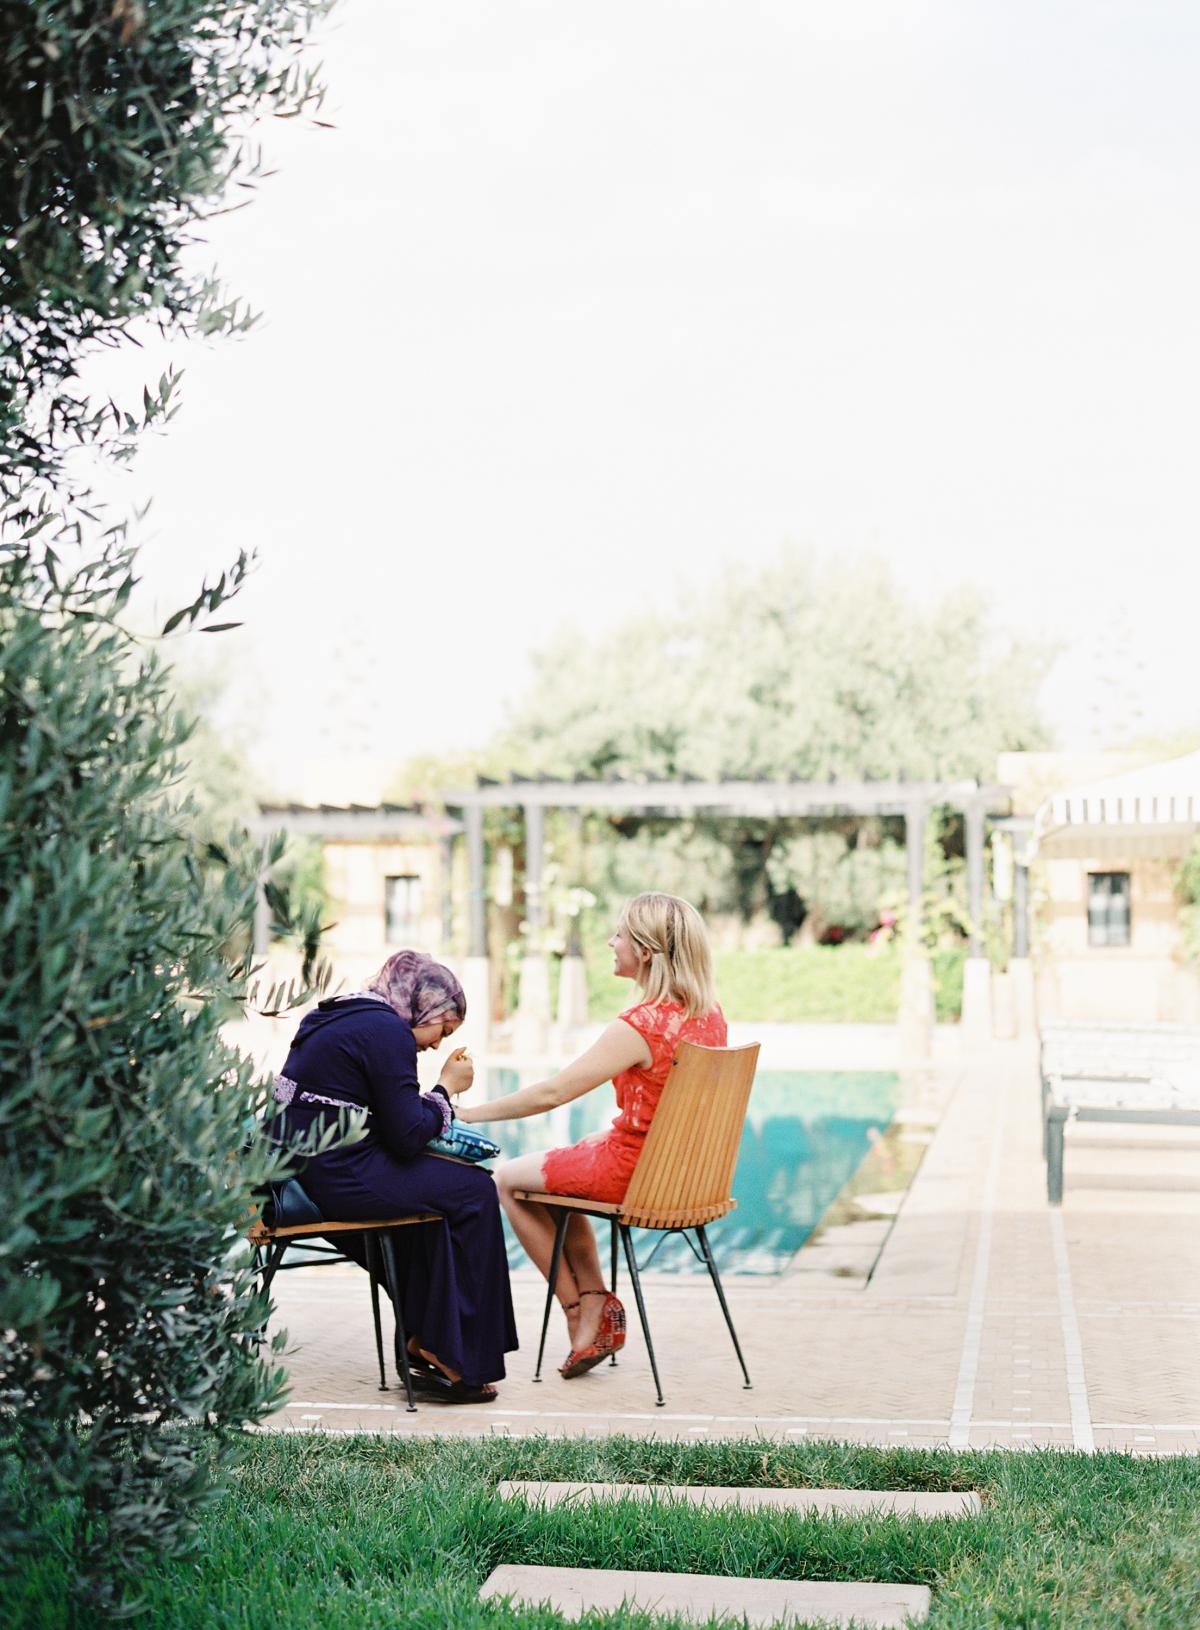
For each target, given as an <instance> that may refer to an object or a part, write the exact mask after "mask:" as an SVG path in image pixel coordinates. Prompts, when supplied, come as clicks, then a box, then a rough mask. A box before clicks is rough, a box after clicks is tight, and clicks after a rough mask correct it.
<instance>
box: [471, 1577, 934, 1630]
mask: <svg viewBox="0 0 1200 1630" xmlns="http://www.w3.org/2000/svg"><path fill="white" fill-rule="evenodd" d="M479 1597H480V1600H481V1601H489V1600H495V1599H497V1598H500V1599H505V1598H507V1599H508V1600H509V1601H511V1602H512V1603H514V1604H517V1603H519V1604H521V1605H522V1606H531V1607H532V1606H538V1605H543V1604H544V1605H546V1606H549V1607H551V1608H553V1609H554V1611H555V1612H557V1613H561V1614H562V1615H563V1617H564V1618H568V1619H578V1618H581V1617H582V1616H583V1614H584V1613H586V1612H589V1611H591V1610H597V1611H600V1612H608V1613H611V1612H615V1611H617V1610H618V1609H619V1608H622V1607H624V1608H628V1609H631V1610H635V1611H637V1612H641V1613H658V1614H662V1615H664V1616H665V1615H667V1614H670V1615H672V1616H674V1617H677V1618H681V1619H687V1620H690V1621H693V1622H697V1623H704V1622H705V1621H706V1620H708V1619H714V1618H718V1619H732V1620H736V1621H737V1622H739V1623H743V1624H748V1625H773V1624H779V1623H781V1622H783V1623H786V1622H793V1623H795V1622H800V1623H808V1622H811V1621H812V1620H814V1619H817V1620H820V1621H821V1622H822V1623H824V1624H836V1625H862V1626H868V1625H869V1626H871V1627H872V1630H874V1627H878V1630H901V1627H902V1626H904V1625H906V1624H908V1623H909V1622H910V1621H911V1620H913V1619H923V1618H925V1617H926V1615H927V1614H928V1612H929V1601H930V1597H929V1591H928V1589H927V1587H926V1586H924V1585H891V1584H889V1585H876V1584H860V1583H858V1582H856V1581H853V1580H848V1581H845V1582H837V1583H827V1582H825V1581H823V1580H812V1579H796V1580H792V1579H729V1578H723V1577H721V1576H720V1575H717V1574H707V1573H629V1572H625V1571H623V1570H621V1569H616V1568H538V1567H521V1566H519V1565H516V1564H511V1563H510V1564H506V1565H505V1566H504V1567H500V1568H496V1569H495V1570H494V1571H493V1572H492V1573H491V1574H490V1575H489V1576H488V1578H487V1579H486V1580H485V1581H484V1584H483V1587H482V1589H481V1590H480V1592H479Z"/></svg>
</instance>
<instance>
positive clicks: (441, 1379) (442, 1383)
mask: <svg viewBox="0 0 1200 1630" xmlns="http://www.w3.org/2000/svg"><path fill="white" fill-rule="evenodd" d="M412 1380H413V1390H414V1392H416V1391H419V1392H421V1393H422V1394H423V1395H424V1396H425V1397H426V1398H430V1399H433V1398H436V1399H437V1400H438V1402H439V1403H443V1404H494V1403H495V1402H496V1399H497V1398H498V1397H499V1396H500V1394H499V1393H498V1392H497V1391H496V1389H495V1387H493V1386H492V1385H491V1383H490V1382H484V1384H483V1385H482V1386H479V1387H473V1386H470V1385H469V1384H468V1383H467V1382H466V1381H451V1380H450V1378H449V1376H446V1375H441V1374H438V1373H437V1372H434V1373H433V1374H421V1375H419V1374H417V1373H416V1372H415V1371H414V1373H413V1378H412Z"/></svg>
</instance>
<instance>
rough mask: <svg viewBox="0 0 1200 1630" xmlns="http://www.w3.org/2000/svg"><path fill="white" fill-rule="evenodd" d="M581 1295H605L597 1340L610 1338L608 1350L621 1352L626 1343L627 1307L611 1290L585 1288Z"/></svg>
mask: <svg viewBox="0 0 1200 1630" xmlns="http://www.w3.org/2000/svg"><path fill="white" fill-rule="evenodd" d="M580 1295H581V1296H603V1298H604V1306H603V1307H602V1308H601V1309H600V1328H599V1330H598V1331H597V1332H596V1340H597V1341H604V1340H606V1339H607V1340H608V1343H609V1346H608V1351H609V1352H610V1353H619V1352H620V1350H621V1348H622V1347H624V1345H625V1309H624V1307H623V1306H622V1304H621V1303H620V1302H619V1301H618V1300H617V1298H616V1297H615V1296H614V1295H613V1293H612V1291H610V1290H584V1291H581V1292H580Z"/></svg>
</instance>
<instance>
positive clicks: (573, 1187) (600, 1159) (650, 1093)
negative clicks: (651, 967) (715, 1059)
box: [542, 1002, 727, 1203]
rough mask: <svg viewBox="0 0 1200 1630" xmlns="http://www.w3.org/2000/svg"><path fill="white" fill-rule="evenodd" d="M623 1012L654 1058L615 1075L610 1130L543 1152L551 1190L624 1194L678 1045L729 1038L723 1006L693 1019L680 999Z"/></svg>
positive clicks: (718, 1043) (598, 1196)
mask: <svg viewBox="0 0 1200 1630" xmlns="http://www.w3.org/2000/svg"><path fill="white" fill-rule="evenodd" d="M620 1017H621V1018H622V1019H624V1021H625V1023H626V1024H628V1025H632V1026H633V1028H634V1029H635V1030H636V1031H637V1032H638V1034H639V1035H640V1036H642V1037H643V1038H644V1039H645V1042H646V1045H647V1046H648V1047H649V1049H650V1063H649V1064H647V1065H646V1066H645V1067H644V1068H643V1067H641V1066H639V1067H637V1068H635V1069H632V1070H622V1071H621V1073H620V1074H619V1075H614V1076H613V1086H614V1087H615V1088H616V1091H617V1109H618V1110H619V1114H618V1115H617V1118H616V1119H615V1120H614V1121H613V1123H612V1125H611V1126H610V1127H609V1128H608V1130H607V1131H605V1132H594V1133H593V1134H592V1136H591V1137H589V1138H584V1139H583V1141H582V1142H581V1143H573V1144H571V1145H570V1147H569V1148H566V1149H551V1150H550V1151H549V1152H548V1153H547V1154H545V1155H544V1156H543V1157H542V1176H543V1178H544V1179H545V1184H546V1189H547V1191H548V1192H549V1193H551V1194H575V1195H579V1196H580V1197H581V1198H585V1199H588V1200H606V1201H612V1202H614V1203H615V1202H617V1201H620V1200H623V1199H624V1198H625V1190H626V1189H627V1188H628V1187H629V1179H630V1178H631V1177H632V1176H633V1168H634V1167H635V1166H636V1165H637V1158H638V1156H639V1155H640V1154H641V1152H642V1144H643V1142H644V1141H645V1137H646V1133H647V1132H648V1131H649V1129H650V1122H651V1121H652V1120H653V1118H654V1111H655V1110H656V1109H657V1108H658V1100H659V1098H660V1096H661V1095H662V1089H663V1086H664V1084H665V1082H666V1079H667V1074H668V1072H669V1070H670V1068H671V1060H672V1058H674V1056H675V1049H676V1047H677V1046H678V1045H679V1043H680V1042H681V1041H696V1042H699V1043H700V1044H701V1045H702V1046H704V1047H724V1045H725V1041H726V1035H727V1031H726V1025H725V1015H724V1014H723V1013H722V1012H721V1009H720V1008H719V1007H714V1008H713V1010H712V1012H711V1013H705V1014H704V1015H703V1016H702V1017H701V1018H699V1019H689V1018H688V1016H687V1014H686V1013H685V1012H684V1010H683V1008H682V1007H681V1006H680V1004H679V1003H678V1002H659V1003H657V1004H656V1005H655V1006H651V1005H650V1003H649V1002H640V1003H639V1004H638V1005H637V1006H636V1007H631V1008H627V1009H626V1011H625V1012H624V1013H622V1014H621V1015H620Z"/></svg>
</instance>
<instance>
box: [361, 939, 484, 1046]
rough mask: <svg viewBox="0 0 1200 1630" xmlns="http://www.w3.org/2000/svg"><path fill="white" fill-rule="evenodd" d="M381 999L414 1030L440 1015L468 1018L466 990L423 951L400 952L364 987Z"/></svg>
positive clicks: (391, 957) (390, 958)
mask: <svg viewBox="0 0 1200 1630" xmlns="http://www.w3.org/2000/svg"><path fill="white" fill-rule="evenodd" d="M363 989H364V990H369V991H374V993H375V995H376V996H382V997H383V999H384V1001H385V1002H386V1003H387V1004H388V1006H389V1007H391V1008H393V1009H394V1010H395V1012H397V1013H398V1014H399V1015H400V1017H401V1018H402V1019H404V1020H405V1021H406V1022H407V1023H408V1024H410V1025H412V1026H413V1027H414V1028H415V1027H416V1026H417V1025H420V1024H429V1023H430V1022H431V1020H433V1019H435V1018H436V1017H437V1016H438V1014H439V1013H453V1014H454V1016H455V1018H458V1019H465V1018H466V1016H467V998H466V997H465V996H464V995H463V988H462V986H461V985H460V984H459V982H458V980H457V979H455V977H454V975H453V974H452V973H451V972H450V970H449V968H444V967H443V966H442V964H441V963H440V962H435V961H434V960H433V958H432V957H431V956H425V955H424V953H423V952H421V951H397V952H396V954H395V955H394V956H390V957H388V959H387V961H386V962H385V963H384V965H383V967H382V968H380V970H379V972H378V973H377V974H373V975H372V976H371V978H370V979H368V980H367V982H366V984H365V985H364V986H363Z"/></svg>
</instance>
